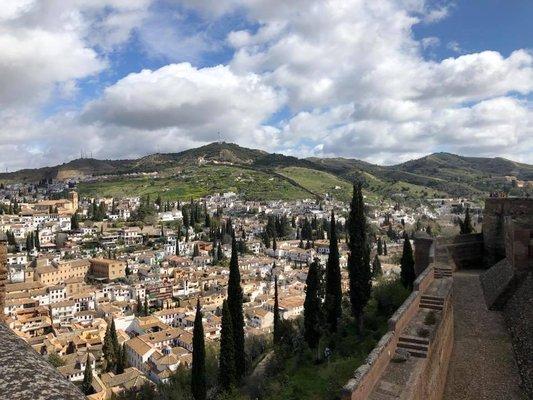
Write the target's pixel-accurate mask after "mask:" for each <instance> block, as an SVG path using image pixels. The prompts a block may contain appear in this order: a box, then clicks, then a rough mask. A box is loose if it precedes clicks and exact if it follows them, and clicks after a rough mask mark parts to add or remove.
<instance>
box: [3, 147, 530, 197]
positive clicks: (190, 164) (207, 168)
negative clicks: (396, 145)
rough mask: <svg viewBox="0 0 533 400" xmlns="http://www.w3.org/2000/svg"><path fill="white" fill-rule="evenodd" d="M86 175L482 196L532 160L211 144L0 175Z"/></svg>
mask: <svg viewBox="0 0 533 400" xmlns="http://www.w3.org/2000/svg"><path fill="white" fill-rule="evenodd" d="M142 172H158V178H156V179H153V178H150V179H149V178H147V177H142V176H140V177H131V175H128V177H127V179H126V178H125V177H123V175H125V174H132V173H142ZM89 176H92V177H99V176H100V177H102V178H100V180H97V181H96V182H82V183H80V191H81V193H82V194H101V195H104V194H107V195H118V194H121V193H122V194H124V195H129V194H135V193H137V192H139V193H138V194H141V193H159V192H165V193H166V197H176V198H182V197H187V196H191V195H192V196H199V195H204V194H209V193H212V192H214V191H222V192H223V191H232V190H233V191H238V192H240V193H243V194H245V195H246V196H248V197H250V198H255V199H266V198H273V196H278V197H279V198H282V199H294V198H303V197H313V196H316V197H323V196H325V195H326V194H327V195H330V196H333V197H335V198H338V199H341V200H347V199H348V198H349V196H350V191H351V182H353V181H354V180H358V179H360V180H363V181H364V182H365V190H366V193H367V196H374V197H401V198H406V199H411V198H412V199H417V198H420V197H428V198H431V197H442V196H469V197H476V196H485V195H486V194H487V193H488V192H490V191H495V190H502V189H505V190H511V192H513V191H519V190H521V189H517V188H513V184H512V179H516V180H521V181H533V166H531V165H528V164H521V163H517V162H514V161H511V160H507V159H504V158H483V157H463V156H458V155H455V154H449V153H435V154H431V155H428V156H426V157H422V158H420V159H416V160H411V161H408V162H405V163H401V164H397V165H392V166H381V165H375V164H371V163H368V162H365V161H360V160H356V159H347V158H307V159H300V158H297V157H291V156H285V155H283V154H271V153H267V152H265V151H263V150H257V149H249V148H245V147H241V146H239V145H237V144H234V143H224V142H222V143H218V142H217V143H211V144H208V145H206V146H201V147H198V148H194V149H189V150H185V151H182V152H179V153H165V154H163V153H157V154H151V155H148V156H145V157H142V158H139V159H134V160H97V159H92V158H90V159H87V158H83V159H77V160H73V161H70V162H68V163H64V164H61V165H57V166H52V167H44V168H38V169H25V170H20V171H16V172H12V173H3V174H0V181H2V182H13V181H19V182H38V181H39V180H42V179H58V180H66V179H73V178H74V179H76V178H80V179H81V180H82V181H84V178H86V177H89ZM104 176H105V177H104ZM509 177H514V178H509ZM150 182H152V183H150ZM150 186H151V188H150ZM259 186H260V187H259ZM262 188H263V189H265V190H262ZM119 189H120V190H119ZM269 190H273V191H269Z"/></svg>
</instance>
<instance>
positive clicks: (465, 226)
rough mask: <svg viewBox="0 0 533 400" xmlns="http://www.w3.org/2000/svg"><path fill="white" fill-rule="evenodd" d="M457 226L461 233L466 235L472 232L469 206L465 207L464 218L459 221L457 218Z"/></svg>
mask: <svg viewBox="0 0 533 400" xmlns="http://www.w3.org/2000/svg"><path fill="white" fill-rule="evenodd" d="M459 227H460V233H461V235H467V234H469V233H473V232H474V227H473V226H472V218H471V217H470V207H466V211H465V219H464V220H462V221H461V219H459Z"/></svg>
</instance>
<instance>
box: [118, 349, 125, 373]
mask: <svg viewBox="0 0 533 400" xmlns="http://www.w3.org/2000/svg"><path fill="white" fill-rule="evenodd" d="M125 368H126V349H125V348H124V346H120V347H119V348H118V358H117V374H122V373H123V372H124V369H125Z"/></svg>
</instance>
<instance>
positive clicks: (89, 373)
mask: <svg viewBox="0 0 533 400" xmlns="http://www.w3.org/2000/svg"><path fill="white" fill-rule="evenodd" d="M92 383H93V367H92V365H91V360H90V357H89V355H87V363H86V364H85V371H84V372H83V382H82V384H81V390H82V392H83V394H85V395H89V394H92V392H93V387H92Z"/></svg>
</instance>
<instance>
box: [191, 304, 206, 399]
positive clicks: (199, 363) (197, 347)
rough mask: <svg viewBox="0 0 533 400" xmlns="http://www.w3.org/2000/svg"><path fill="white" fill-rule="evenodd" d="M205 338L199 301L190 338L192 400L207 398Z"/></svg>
mask: <svg viewBox="0 0 533 400" xmlns="http://www.w3.org/2000/svg"><path fill="white" fill-rule="evenodd" d="M204 340H205V338H204V326H203V323H202V311H201V309H200V299H198V301H197V302H196V317H195V318H194V328H193V336H192V347H193V351H192V368H191V392H192V396H193V398H194V400H205V399H206V398H207V390H206V376H205V341H204Z"/></svg>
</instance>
